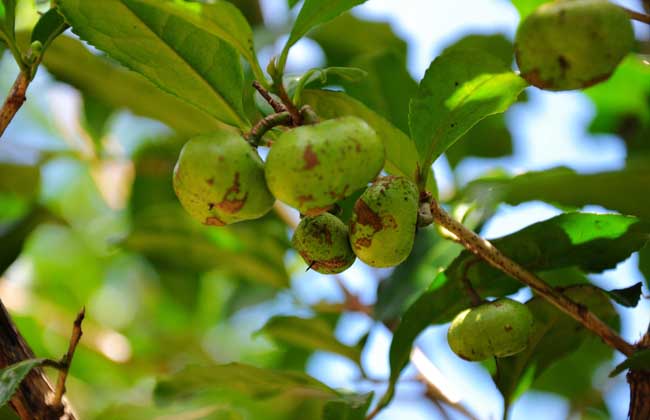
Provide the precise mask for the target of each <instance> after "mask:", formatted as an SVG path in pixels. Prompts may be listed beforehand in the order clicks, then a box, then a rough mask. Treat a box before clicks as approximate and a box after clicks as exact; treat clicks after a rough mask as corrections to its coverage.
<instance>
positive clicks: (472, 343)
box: [447, 298, 533, 361]
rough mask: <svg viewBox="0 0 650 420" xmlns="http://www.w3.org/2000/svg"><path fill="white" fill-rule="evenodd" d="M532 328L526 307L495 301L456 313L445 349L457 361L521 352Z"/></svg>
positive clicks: (508, 300)
mask: <svg viewBox="0 0 650 420" xmlns="http://www.w3.org/2000/svg"><path fill="white" fill-rule="evenodd" d="M532 328H533V314H532V313H531V312H530V310H529V309H528V307H527V306H526V305H524V304H522V303H519V302H517V301H514V300H512V299H507V298H503V299H498V300H495V301H493V302H489V303H483V304H481V305H479V306H476V307H474V308H470V309H466V310H464V311H463V312H461V313H459V314H458V315H457V316H456V317H455V318H454V320H453V321H452V323H451V326H450V327H449V331H448V332H447V341H448V342H449V346H450V347H451V349H452V350H453V351H454V353H456V354H457V355H458V356H459V357H461V358H463V359H465V360H470V361H479V360H485V359H487V358H490V357H507V356H512V355H513V354H517V353H519V352H521V351H523V350H524V349H525V348H526V347H527V346H528V341H529V338H530V334H531V332H532Z"/></svg>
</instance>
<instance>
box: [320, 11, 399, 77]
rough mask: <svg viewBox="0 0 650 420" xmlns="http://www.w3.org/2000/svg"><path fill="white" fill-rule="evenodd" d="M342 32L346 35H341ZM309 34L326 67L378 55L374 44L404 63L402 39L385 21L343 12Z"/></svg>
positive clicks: (343, 64)
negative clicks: (317, 46)
mask: <svg viewBox="0 0 650 420" xmlns="http://www.w3.org/2000/svg"><path fill="white" fill-rule="evenodd" d="M343 33H344V34H346V36H341V34H343ZM309 37H310V38H311V39H313V40H315V41H316V42H318V43H319V44H320V46H321V48H322V49H323V51H324V52H325V56H326V57H327V62H328V64H329V65H330V66H348V65H350V64H351V62H352V61H354V60H356V59H357V58H359V57H361V56H365V55H369V54H378V52H377V45H381V46H382V50H386V52H389V51H390V52H393V53H395V54H397V55H399V56H400V57H402V59H403V61H404V63H406V50H407V47H406V42H404V40H402V39H400V38H399V37H398V36H397V35H395V32H393V30H392V28H391V26H390V24H388V23H387V22H374V21H368V20H362V19H359V18H357V17H355V16H354V15H352V14H350V13H345V14H343V15H341V16H339V17H337V18H336V19H334V20H332V21H330V22H328V23H326V24H324V25H322V26H320V27H319V28H317V29H316V30H314V31H312V32H311V33H310V34H309Z"/></svg>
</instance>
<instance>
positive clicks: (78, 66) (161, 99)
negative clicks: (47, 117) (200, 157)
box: [43, 36, 224, 135]
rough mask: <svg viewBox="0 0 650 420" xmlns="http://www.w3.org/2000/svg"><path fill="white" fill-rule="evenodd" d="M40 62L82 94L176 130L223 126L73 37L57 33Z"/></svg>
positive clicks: (191, 132) (196, 131)
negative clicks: (92, 50) (126, 109)
mask: <svg viewBox="0 0 650 420" xmlns="http://www.w3.org/2000/svg"><path fill="white" fill-rule="evenodd" d="M70 63H74V64H75V65H74V66H72V65H70ZM43 65H45V67H46V68H47V70H48V71H49V72H50V73H51V74H53V75H54V76H55V77H56V78H57V79H59V80H62V81H64V82H66V83H68V84H70V85H72V86H74V87H76V88H77V89H79V90H80V91H82V92H84V95H85V96H89V97H94V98H96V99H97V100H98V101H101V102H102V103H104V104H106V105H109V106H112V107H114V108H128V109H130V110H131V111H133V112H134V113H135V114H137V115H141V116H144V117H149V118H153V119H156V120H159V121H161V122H163V123H165V124H167V125H169V126H170V127H171V128H173V129H175V130H177V131H178V132H179V133H182V134H186V135H195V134H200V133H204V132H208V131H214V130H217V129H220V128H221V127H223V126H224V125H223V124H222V123H221V122H219V120H218V119H217V118H215V117H214V116H212V115H211V114H209V113H206V112H203V111H201V110H200V109H198V108H195V107H194V106H192V105H190V104H188V103H186V102H184V101H182V100H180V99H179V98H177V97H176V96H173V95H170V94H168V93H166V92H164V91H162V90H160V89H158V88H157V87H156V86H155V85H153V84H152V83H151V82H149V81H148V80H147V79H145V78H144V77H142V76H140V75H139V74H137V73H134V72H131V71H128V70H125V69H123V68H121V67H118V66H116V65H114V64H113V63H110V62H109V61H108V60H106V59H105V58H103V57H100V56H97V55H95V54H92V53H91V52H90V51H88V49H87V48H85V47H84V46H83V44H82V43H81V42H79V41H77V40H76V39H72V38H69V37H67V36H60V37H58V38H57V39H56V40H55V41H54V42H53V43H52V45H51V46H50V48H49V49H48V51H47V54H45V55H44V56H43ZM133 92H138V94H137V95H134V94H133Z"/></svg>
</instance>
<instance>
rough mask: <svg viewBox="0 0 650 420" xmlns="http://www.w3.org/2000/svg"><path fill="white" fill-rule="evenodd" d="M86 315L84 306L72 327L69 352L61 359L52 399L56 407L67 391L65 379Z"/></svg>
mask: <svg viewBox="0 0 650 420" xmlns="http://www.w3.org/2000/svg"><path fill="white" fill-rule="evenodd" d="M85 316H86V308H82V309H81V312H79V314H78V315H77V318H76V319H75V320H74V324H73V327H72V337H70V343H69V344H68V352H67V353H66V354H65V355H64V356H63V358H62V359H61V362H60V364H61V368H60V370H59V379H58V380H57V382H56V388H55V389H54V398H53V400H52V405H53V406H54V407H59V406H61V401H62V399H63V394H64V393H65V381H66V379H67V378H68V372H69V371H70V365H71V363H72V357H73V356H74V352H75V350H76V349H77V344H79V340H81V336H82V334H83V331H81V323H82V322H83V320H84V317H85Z"/></svg>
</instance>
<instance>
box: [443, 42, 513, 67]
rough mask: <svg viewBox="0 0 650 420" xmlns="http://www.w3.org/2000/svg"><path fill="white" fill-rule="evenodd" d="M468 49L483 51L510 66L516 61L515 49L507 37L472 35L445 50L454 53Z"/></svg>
mask: <svg viewBox="0 0 650 420" xmlns="http://www.w3.org/2000/svg"><path fill="white" fill-rule="evenodd" d="M468 49H473V50H481V51H484V52H487V53H490V54H492V55H493V56H495V57H497V58H499V59H500V60H501V61H503V62H504V64H507V65H508V66H509V65H510V64H511V63H512V60H513V59H514V53H515V47H514V45H513V44H512V41H510V40H509V39H508V38H507V37H506V36H505V35H502V34H492V35H482V34H472V35H467V36H464V37H463V38H461V39H459V40H458V41H456V42H454V43H453V44H452V45H450V46H448V47H447V48H445V50H444V51H443V54H444V53H448V52H452V51H461V52H462V51H465V50H468Z"/></svg>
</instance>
